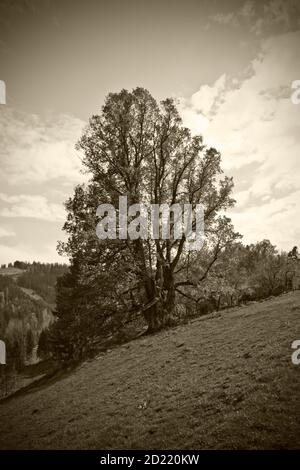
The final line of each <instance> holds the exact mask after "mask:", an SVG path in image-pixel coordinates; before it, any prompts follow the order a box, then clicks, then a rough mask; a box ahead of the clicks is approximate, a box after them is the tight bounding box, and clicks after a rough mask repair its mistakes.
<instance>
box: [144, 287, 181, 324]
mask: <svg viewBox="0 0 300 470" xmlns="http://www.w3.org/2000/svg"><path fill="white" fill-rule="evenodd" d="M149 304H150V306H149V308H147V309H146V310H145V311H144V317H145V319H146V322H147V324H148V330H147V333H154V332H155V331H158V330H161V329H163V328H165V327H167V326H172V325H174V324H175V288H174V282H173V279H171V280H170V279H168V286H164V287H163V290H162V292H161V293H160V296H159V297H155V290H153V294H152V296H151V298H150V299H149ZM151 304H152V305H151Z"/></svg>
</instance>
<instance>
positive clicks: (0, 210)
mask: <svg viewBox="0 0 300 470" xmlns="http://www.w3.org/2000/svg"><path fill="white" fill-rule="evenodd" d="M0 202H1V206H2V207H0V216H2V217H26V218H34V219H43V220H47V221H51V222H55V221H62V220H64V218H65V211H64V208H63V206H62V205H61V204H55V203H50V202H49V201H48V200H47V199H46V198H45V197H44V196H31V195H28V194H20V195H17V196H8V195H7V194H3V193H0ZM4 205H5V206H6V207H3V206H4Z"/></svg>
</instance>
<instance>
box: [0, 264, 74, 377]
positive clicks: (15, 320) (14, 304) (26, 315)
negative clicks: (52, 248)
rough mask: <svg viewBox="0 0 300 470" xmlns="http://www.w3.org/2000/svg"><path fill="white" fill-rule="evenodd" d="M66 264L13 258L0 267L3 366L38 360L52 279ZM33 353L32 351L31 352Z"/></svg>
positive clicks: (19, 366) (52, 290)
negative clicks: (37, 350)
mask: <svg viewBox="0 0 300 470" xmlns="http://www.w3.org/2000/svg"><path fill="white" fill-rule="evenodd" d="M67 269H68V267H67V265H62V264H58V263H55V264H50V263H49V264H48V263H47V264H45V263H39V262H33V263H26V262H22V261H15V262H14V263H10V265H9V266H7V267H6V266H5V265H2V267H1V270H0V273H1V275H0V338H1V339H2V340H4V341H5V343H6V350H7V354H6V355H7V367H6V368H7V369H9V370H15V371H20V370H22V369H23V367H24V365H25V364H26V363H30V362H35V361H37V360H38V356H37V354H36V349H37V347H38V343H39V338H40V334H41V332H42V331H43V330H44V329H45V328H46V327H48V326H49V324H50V323H51V321H53V314H52V310H53V308H54V307H55V298H56V281H57V278H58V277H59V276H61V275H62V274H63V273H65V272H66V271H67ZM33 353H34V354H33Z"/></svg>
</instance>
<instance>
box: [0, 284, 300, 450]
mask: <svg viewBox="0 0 300 470" xmlns="http://www.w3.org/2000/svg"><path fill="white" fill-rule="evenodd" d="M295 339H300V293H299V292H294V293H291V294H286V295H283V296H281V297H278V298H274V299H271V300H268V301H265V302H258V303H253V304H251V305H249V306H247V307H241V308H236V309H232V310H227V311H223V312H222V313H221V314H212V315H210V316H209V317H203V318H200V319H197V320H196V321H193V322H192V323H190V324H188V325H184V326H180V327H178V328H176V329H170V330H166V331H163V332H161V333H159V334H157V335H155V336H148V337H142V338H140V339H138V340H136V341H133V342H131V343H128V344H127V345H124V346H122V347H119V348H116V349H113V350H111V351H108V352H107V353H105V354H101V355H99V356H98V357H97V358H96V359H94V360H92V361H90V362H86V363H84V364H82V365H81V366H80V367H79V368H78V369H77V370H75V371H73V372H72V373H70V374H69V375H66V376H65V377H63V378H61V379H60V380H57V381H56V382H54V383H51V384H48V385H43V387H42V386H40V387H39V388H38V387H36V389H33V390H32V391H31V392H30V393H26V394H22V395H19V396H16V397H12V398H10V399H9V400H6V401H4V402H2V403H1V404H0V422H1V433H0V448H1V449H8V448H10V449H12V448H14V449H15V448H17V449H23V448H26V449H28V448H30V449H31V448H45V449H52V448H68V449H70V448H82V449H86V448H107V449H109V448H123V449H126V448H127V449H136V448H144V449H154V448H156V449H167V448H185V449H203V448H206V449H212V448H231V449H235V448H275V449H278V448H295V447H300V399H299V398H300V366H294V365H293V364H292V363H291V354H292V349H291V343H292V342H293V341H294V340H295Z"/></svg>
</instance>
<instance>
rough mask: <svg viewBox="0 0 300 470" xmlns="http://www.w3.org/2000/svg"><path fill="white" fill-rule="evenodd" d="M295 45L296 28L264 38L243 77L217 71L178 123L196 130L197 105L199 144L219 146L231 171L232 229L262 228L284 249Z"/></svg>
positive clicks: (298, 120) (294, 190)
mask: <svg viewBox="0 0 300 470" xmlns="http://www.w3.org/2000/svg"><path fill="white" fill-rule="evenodd" d="M299 44H300V31H296V32H291V33H287V34H282V35H278V36H274V37H271V38H268V39H266V40H264V41H263V42H262V47H261V52H260V54H259V56H258V57H257V58H256V59H255V60H254V61H253V63H252V64H251V70H252V73H251V75H250V76H249V75H248V76H247V77H246V79H245V80H243V81H242V82H241V81H240V80H239V81H238V82H237V83H238V85H237V86H236V85H235V86H232V83H233V82H230V81H229V80H226V81H224V78H223V76H222V77H220V78H219V79H218V80H217V81H216V82H215V84H214V85H213V87H207V86H204V87H201V89H200V90H199V91H198V92H197V93H195V95H193V96H192V97H191V100H190V101H189V102H187V101H186V102H185V103H184V106H185V109H186V110H187V111H188V112H185V113H183V118H184V122H185V124H186V125H188V126H190V127H192V129H193V130H195V122H196V121H197V118H198V116H199V110H200V109H202V113H201V120H202V121H205V120H206V127H203V126H202V129H201V126H199V130H200V131H202V133H203V135H204V138H205V141H206V142H208V143H209V144H210V145H215V146H216V147H217V148H218V149H219V150H221V153H222V155H223V167H224V168H225V169H226V172H227V173H229V174H230V170H231V171H234V172H235V174H236V178H235V182H236V185H237V195H236V196H237V197H236V198H237V201H238V203H237V210H236V212H233V214H235V215H234V216H233V218H234V221H235V222H236V225H237V228H238V230H239V231H241V232H242V233H244V234H245V236H246V237H245V238H246V240H247V239H248V240H249V239H250V240H253V239H254V238H256V239H257V236H258V235H261V234H262V232H264V238H266V237H269V238H270V239H271V240H273V241H274V242H275V243H277V244H279V246H281V247H284V248H288V246H289V245H291V244H293V243H294V244H297V240H296V239H295V238H293V237H296V236H297V237H299V238H300V220H299V218H298V217H296V212H295V210H294V208H295V207H297V204H298V201H299V192H298V188H299V181H300V159H299V154H300V106H297V105H294V104H292V102H291V98H290V96H291V92H292V90H291V84H292V82H293V81H294V80H296V79H299V78H300V62H299V53H298V45H299ZM224 84H225V89H224ZM220 95H221V99H219V97H220ZM199 99H202V100H203V102H204V107H202V108H201V103H200V102H199ZM216 103H217V106H215V105H216ZM204 109H206V113H207V114H205V112H204V111H203V110H204ZM212 109H215V113H212ZM251 163H252V164H254V170H253V173H252V174H251V173H249V174H248V175H247V187H243V188H240V187H239V174H242V173H243V172H245V171H246V170H244V168H247V166H248V165H249V164H251ZM274 210H275V212H274ZM279 213H280V214H281V215H279ZM279 220H280V221H281V222H280V223H282V224H283V225H282V227H281V228H280V229H279V227H278V222H279ZM265 232H266V233H265ZM298 241H299V244H300V239H299V240H298Z"/></svg>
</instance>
